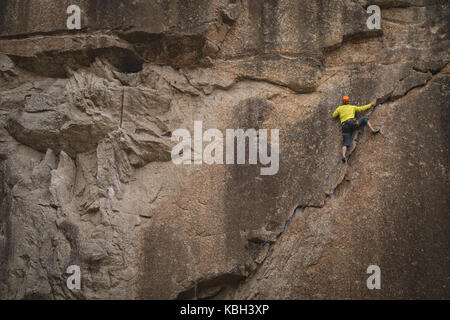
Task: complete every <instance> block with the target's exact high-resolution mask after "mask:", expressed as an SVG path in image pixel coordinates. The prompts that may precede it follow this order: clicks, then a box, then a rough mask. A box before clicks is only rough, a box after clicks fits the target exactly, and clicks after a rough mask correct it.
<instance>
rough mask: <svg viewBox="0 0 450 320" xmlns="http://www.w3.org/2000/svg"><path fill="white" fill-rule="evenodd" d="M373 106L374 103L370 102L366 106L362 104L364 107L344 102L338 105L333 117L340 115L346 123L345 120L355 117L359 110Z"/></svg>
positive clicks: (342, 121)
mask: <svg viewBox="0 0 450 320" xmlns="http://www.w3.org/2000/svg"><path fill="white" fill-rule="evenodd" d="M371 107H372V105H371V104H370V103H369V104H366V105H365V106H362V107H357V106H352V105H349V104H344V105H343V106H340V107H338V108H337V109H336V110H335V111H334V112H333V118H336V117H337V116H339V119H340V120H341V123H344V122H345V121H347V120H349V119H353V118H354V117H355V113H356V112H357V111H364V110H367V109H370V108H371Z"/></svg>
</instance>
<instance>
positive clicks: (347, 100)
mask: <svg viewBox="0 0 450 320" xmlns="http://www.w3.org/2000/svg"><path fill="white" fill-rule="evenodd" d="M342 102H343V103H349V102H350V98H349V97H348V96H343V97H342Z"/></svg>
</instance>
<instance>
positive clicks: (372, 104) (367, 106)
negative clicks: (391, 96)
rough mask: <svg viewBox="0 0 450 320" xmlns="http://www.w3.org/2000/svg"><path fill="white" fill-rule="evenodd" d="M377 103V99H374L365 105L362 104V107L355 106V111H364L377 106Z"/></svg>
mask: <svg viewBox="0 0 450 320" xmlns="http://www.w3.org/2000/svg"><path fill="white" fill-rule="evenodd" d="M376 105H377V101H376V100H374V101H372V102H371V103H369V104H366V105H365V106H362V107H355V111H358V112H359V111H364V110H367V109H370V108H371V107H375V106H376Z"/></svg>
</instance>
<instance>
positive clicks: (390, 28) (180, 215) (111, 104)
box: [0, 0, 450, 299]
mask: <svg viewBox="0 0 450 320" xmlns="http://www.w3.org/2000/svg"><path fill="white" fill-rule="evenodd" d="M71 4H72V3H71ZM73 4H77V5H78V6H79V7H80V8H81V17H82V18H81V26H82V28H81V30H71V31H70V30H67V29H66V19H67V17H68V15H67V14H66V9H67V7H66V4H64V5H63V4H55V3H54V1H47V0H36V1H9V0H6V1H5V0H4V1H2V2H1V3H0V176H1V180H0V298H2V299H35V298H43V299H93V298H99V299H106V298H115V299H117V298H120V299H121V298H129V299H144V298H151V299H176V298H192V297H193V288H194V286H195V284H196V283H197V282H198V281H200V280H202V279H206V278H209V277H210V276H213V275H215V274H218V273H221V272H225V271H228V270H230V268H231V267H232V266H234V265H235V264H236V263H238V262H239V261H240V260H241V259H242V258H243V257H244V256H246V255H247V254H248V253H250V252H251V251H252V250H254V249H255V248H256V247H258V245H259V244H260V243H261V242H262V241H264V239H265V238H266V237H268V236H269V235H271V234H274V233H277V232H278V231H279V230H280V229H281V228H282V226H283V224H284V221H285V220H286V219H287V218H288V217H289V216H290V215H291V214H292V212H293V210H294V209H295V208H296V207H297V206H298V205H301V204H303V203H305V202H306V200H307V199H308V198H309V197H310V195H311V194H312V193H313V191H314V190H315V189H316V187H317V186H318V185H319V184H320V183H321V181H322V180H323V178H324V177H325V176H326V175H327V173H328V172H329V171H330V169H331V168H332V167H333V165H334V164H335V163H336V161H337V159H338V157H339V152H340V143H341V137H340V128H339V125H338V124H337V123H336V122H335V121H333V119H332V118H331V113H332V111H333V110H334V109H335V108H336V107H337V106H338V105H339V104H340V98H341V96H342V95H349V96H350V97H351V99H352V103H353V104H357V105H362V104H366V103H368V102H369V101H370V100H372V99H373V98H377V99H378V102H379V105H378V106H377V109H376V110H375V111H374V112H373V114H372V116H371V122H372V123H373V124H374V125H375V126H376V127H380V128H381V132H382V134H381V135H377V136H372V135H371V134H370V132H369V130H368V128H367V129H364V130H362V131H361V132H360V133H359V136H358V139H357V147H356V148H355V147H354V148H352V153H351V156H350V159H349V161H348V163H347V164H340V165H339V166H338V167H337V169H336V171H334V173H333V174H332V175H331V176H330V179H329V180H328V181H327V183H326V184H325V185H324V186H323V188H322V189H321V190H320V191H319V192H318V193H317V194H316V196H315V197H314V199H313V200H312V202H311V203H310V204H309V206H308V208H306V209H305V210H304V211H303V212H301V214H299V215H298V216H297V217H296V219H294V220H293V222H292V223H291V224H290V225H289V228H288V229H286V231H285V232H284V233H283V235H282V236H281V237H279V238H277V239H276V241H274V242H272V243H271V244H270V245H268V246H266V247H264V249H263V250H261V251H260V252H259V253H258V254H257V255H255V256H254V257H252V258H251V259H249V260H248V261H246V263H244V264H243V265H241V267H240V268H238V269H237V270H235V272H233V273H232V274H227V275H226V276H222V277H218V278H216V279H215V280H214V281H210V282H203V283H202V284H201V285H200V286H199V297H200V298H219V299H220V298H231V299H266V298H272V299H278V298H285V299H304V298H368V299H370V298H403V299H406V298H446V299H448V298H450V297H449V285H450V284H449V282H448V279H449V270H448V265H449V263H450V261H449V256H448V244H449V240H450V235H449V228H448V222H449V221H448V218H449V217H448V208H449V197H448V189H449V185H448V170H449V162H448V159H449V149H448V148H449V145H448V143H449V138H450V137H449V132H450V131H449V128H448V123H449V120H450V119H449V108H448V99H449V83H450V81H449V77H450V69H449V66H448V62H449V55H448V48H449V36H448V30H449V25H448V21H449V12H450V10H449V9H450V8H449V4H448V2H447V1H440V0H405V1H382V0H377V1H372V2H371V1H365V0H360V1H339V2H337V1H319V0H314V1H306V0H305V1H303V0H302V1H294V0H278V1H259V0H258V1H257V0H230V1H228V0H214V1H200V0H199V1H182V0H164V1H83V0H79V1H73ZM372 4H376V5H379V6H380V7H381V17H382V20H381V21H382V29H381V30H369V29H368V28H367V25H366V21H367V18H368V17H369V14H367V13H366V8H367V7H368V6H369V5H372ZM194 121H202V125H203V131H206V130H207V129H211V128H215V129H218V130H219V131H220V132H222V133H223V134H224V135H225V131H226V129H238V128H240V129H244V130H247V129H256V130H259V129H278V130H279V140H280V141H279V170H278V172H277V173H276V174H275V175H261V174H260V169H261V168H262V167H264V165H260V164H257V165H254V164H248V162H247V164H243V165H236V164H235V165H225V164H223V165H218V164H213V165H208V164H202V165H193V164H192V165H175V164H174V163H173V162H172V161H171V151H172V147H173V146H174V145H175V143H176V142H174V141H172V140H171V136H172V133H173V132H174V131H175V130H177V129H180V128H185V129H187V130H189V131H190V132H191V134H192V133H194ZM192 138H193V139H194V137H192ZM354 146H356V142H355V145H354ZM224 156H225V155H224ZM70 265H78V266H80V270H81V282H82V285H81V289H80V290H69V289H68V288H67V286H66V280H67V277H68V276H69V275H68V274H66V269H67V267H68V266H70ZM369 265H378V266H379V267H380V268H381V273H382V277H381V279H382V284H381V286H382V289H381V290H368V289H367V287H366V280H367V277H368V276H369V275H367V274H366V270H367V267H368V266H369Z"/></svg>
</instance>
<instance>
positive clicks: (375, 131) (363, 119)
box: [358, 118, 380, 134]
mask: <svg viewBox="0 0 450 320" xmlns="http://www.w3.org/2000/svg"><path fill="white" fill-rule="evenodd" d="M358 122H359V128H361V127H364V126H365V125H366V124H367V125H368V126H369V128H370V131H372V133H373V134H376V133H378V132H380V129H374V128H373V127H372V124H371V123H370V121H369V119H368V118H361V119H359V120H358Z"/></svg>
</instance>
